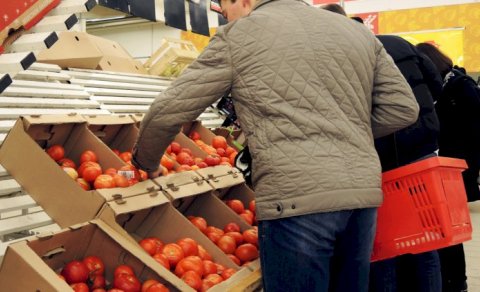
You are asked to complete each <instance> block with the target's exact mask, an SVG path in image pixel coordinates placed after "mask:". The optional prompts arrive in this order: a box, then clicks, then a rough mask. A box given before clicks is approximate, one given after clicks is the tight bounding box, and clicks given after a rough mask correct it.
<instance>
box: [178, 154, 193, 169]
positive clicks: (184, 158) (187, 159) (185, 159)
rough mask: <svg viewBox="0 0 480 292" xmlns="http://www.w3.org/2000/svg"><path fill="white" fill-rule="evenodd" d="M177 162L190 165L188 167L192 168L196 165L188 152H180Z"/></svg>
mask: <svg viewBox="0 0 480 292" xmlns="http://www.w3.org/2000/svg"><path fill="white" fill-rule="evenodd" d="M176 160H177V162H178V163H179V164H182V165H183V164H185V165H188V166H192V165H194V164H195V161H194V160H193V157H192V156H191V155H190V154H188V153H186V152H180V153H178V155H177V157H176Z"/></svg>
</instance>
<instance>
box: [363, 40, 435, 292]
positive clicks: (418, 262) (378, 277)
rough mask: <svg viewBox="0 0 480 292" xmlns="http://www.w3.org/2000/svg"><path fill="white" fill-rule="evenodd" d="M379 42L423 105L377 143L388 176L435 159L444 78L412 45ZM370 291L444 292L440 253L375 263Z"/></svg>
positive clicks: (390, 41) (402, 42) (399, 42)
mask: <svg viewBox="0 0 480 292" xmlns="http://www.w3.org/2000/svg"><path fill="white" fill-rule="evenodd" d="M377 37H378V39H379V40H380V41H381V42H382V44H383V45H384V47H385V49H386V50H387V53H389V54H390V56H392V58H393V60H394V61H395V64H396V65H397V66H398V68H399V69H400V72H402V74H403V76H404V77H405V79H406V80H407V82H408V84H409V85H410V87H411V88H412V90H413V93H414V94H415V98H416V99H417V102H418V104H419V105H420V115H419V117H418V120H417V121H416V122H415V123H414V124H413V125H411V126H409V127H408V128H405V129H402V130H400V131H397V132H395V133H393V134H391V135H388V136H385V137H382V138H379V139H376V140H375V147H376V149H377V151H378V154H379V157H380V162H381V164H382V170H383V171H388V170H391V169H394V168H397V167H400V166H403V165H406V164H409V163H411V162H414V161H417V160H421V159H424V158H428V157H432V156H436V154H435V151H436V150H437V149H438V144H437V138H438V134H439V130H440V124H439V121H438V118H437V114H436V113H435V108H434V101H435V100H436V98H438V97H439V96H440V93H441V91H442V79H441V77H440V74H439V72H438V71H437V69H436V68H435V66H434V64H433V63H432V62H431V61H430V60H429V59H428V58H427V57H425V56H423V54H421V53H419V52H418V51H417V49H416V48H415V46H413V45H412V44H410V43H409V42H408V41H406V40H404V39H402V38H400V37H398V36H391V35H380V36H377ZM370 291H371V292H374V291H375V292H387V291H389V292H390V291H418V292H440V291H442V279H441V272H440V260H439V256H438V253H437V251H431V252H425V253H421V254H415V255H403V256H398V257H396V258H393V259H389V260H385V261H379V262H375V263H372V265H371V274H370Z"/></svg>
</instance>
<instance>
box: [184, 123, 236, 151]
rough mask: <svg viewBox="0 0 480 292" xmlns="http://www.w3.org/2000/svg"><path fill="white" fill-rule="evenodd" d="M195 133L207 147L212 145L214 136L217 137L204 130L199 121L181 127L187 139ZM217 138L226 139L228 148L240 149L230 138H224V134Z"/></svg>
mask: <svg viewBox="0 0 480 292" xmlns="http://www.w3.org/2000/svg"><path fill="white" fill-rule="evenodd" d="M193 131H195V132H197V133H198V134H199V135H200V137H201V140H202V141H203V142H205V143H206V144H208V145H212V140H213V138H214V137H215V136H217V134H215V133H214V132H212V131H210V130H209V129H207V128H205V127H204V126H203V125H202V123H201V121H193V122H189V123H186V124H184V125H183V127H182V132H183V133H184V134H185V135H186V136H187V137H190V134H191V133H192V132H193ZM219 136H223V137H225V138H226V139H227V144H228V146H230V147H233V148H234V149H235V150H238V149H240V148H241V147H238V145H235V143H234V139H233V138H232V137H226V136H225V133H223V134H222V135H219Z"/></svg>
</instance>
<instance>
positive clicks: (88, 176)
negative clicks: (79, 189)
mask: <svg viewBox="0 0 480 292" xmlns="http://www.w3.org/2000/svg"><path fill="white" fill-rule="evenodd" d="M101 174H102V170H101V169H99V168H97V167H87V168H85V169H84V170H83V172H82V174H81V175H82V178H83V179H84V180H86V181H87V182H93V181H95V179H96V178H97V177H98V176H99V175H101ZM108 176H109V175H108ZM110 177H111V176H110Z"/></svg>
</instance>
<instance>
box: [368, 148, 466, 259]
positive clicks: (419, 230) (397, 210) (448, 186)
mask: <svg viewBox="0 0 480 292" xmlns="http://www.w3.org/2000/svg"><path fill="white" fill-rule="evenodd" d="M466 168H467V164H466V163H465V161H464V160H460V159H454V158H446V157H432V158H428V159H425V160H422V161H418V162H415V163H412V164H409V165H406V166H402V167H399V168H396V169H394V170H390V171H387V172H385V173H383V178H382V185H383V186H382V188H383V192H384V202H383V204H382V205H381V206H380V208H379V209H378V218H377V234H376V238H375V242H374V246H373V253H372V258H371V259H372V261H377V260H383V259H388V258H392V257H395V256H398V255H402V254H417V253H422V252H427V251H432V250H436V249H439V248H443V247H447V246H451V245H455V244H458V243H461V242H464V241H467V240H469V239H471V238H472V225H471V222H470V214H469V211H468V205H467V196H466V193H465V187H464V184H463V178H462V171H464V170H465V169H466Z"/></svg>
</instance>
